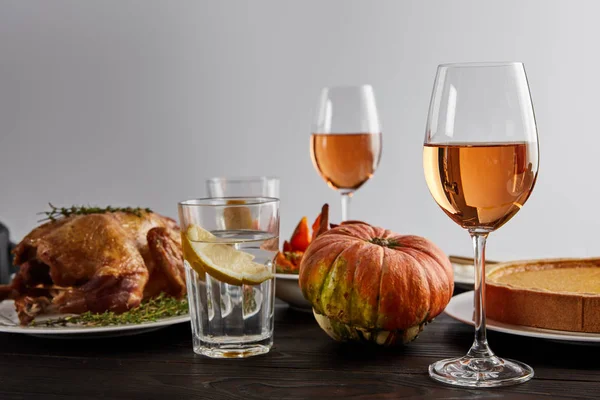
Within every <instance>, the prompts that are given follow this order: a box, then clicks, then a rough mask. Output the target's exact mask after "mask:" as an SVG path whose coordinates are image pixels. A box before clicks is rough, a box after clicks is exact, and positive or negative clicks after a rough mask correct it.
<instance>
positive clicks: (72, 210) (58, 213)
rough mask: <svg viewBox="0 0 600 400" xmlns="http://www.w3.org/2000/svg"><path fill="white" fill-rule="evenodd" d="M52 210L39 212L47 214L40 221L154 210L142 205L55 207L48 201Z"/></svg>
mask: <svg viewBox="0 0 600 400" xmlns="http://www.w3.org/2000/svg"><path fill="white" fill-rule="evenodd" d="M48 205H49V206H50V211H43V212H39V213H38V215H45V216H46V217H45V218H43V219H41V220H40V221H39V222H44V221H56V220H57V219H59V218H64V217H70V216H71V215H88V214H104V213H110V212H117V211H119V212H124V213H129V214H133V215H136V216H138V217H141V216H142V213H143V212H152V210H151V209H149V208H141V207H135V208H134V207H113V206H107V207H95V206H89V205H88V206H71V207H55V206H54V205H52V203H48Z"/></svg>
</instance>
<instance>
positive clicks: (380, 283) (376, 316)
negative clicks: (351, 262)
mask: <svg viewBox="0 0 600 400" xmlns="http://www.w3.org/2000/svg"><path fill="white" fill-rule="evenodd" d="M380 248H381V259H380V263H381V275H379V293H378V294H377V312H376V313H375V323H374V326H375V327H377V322H378V321H377V319H378V315H379V309H380V308H381V288H382V286H383V275H384V274H385V271H386V269H387V265H385V264H384V263H383V260H384V259H385V249H384V248H383V247H381V246H380Z"/></svg>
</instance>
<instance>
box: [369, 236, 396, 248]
mask: <svg viewBox="0 0 600 400" xmlns="http://www.w3.org/2000/svg"><path fill="white" fill-rule="evenodd" d="M369 242H370V243H373V244H376V245H378V246H381V247H389V248H394V247H399V246H400V244H399V243H398V242H397V241H396V240H394V239H384V238H378V237H375V238H372V239H371V240H369Z"/></svg>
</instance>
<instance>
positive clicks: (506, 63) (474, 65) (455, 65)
mask: <svg viewBox="0 0 600 400" xmlns="http://www.w3.org/2000/svg"><path fill="white" fill-rule="evenodd" d="M519 65H520V66H523V63H522V62H520V61H490V62H487V61H483V62H481V61H472V62H460V63H444V64H440V65H438V68H493V67H514V66H519Z"/></svg>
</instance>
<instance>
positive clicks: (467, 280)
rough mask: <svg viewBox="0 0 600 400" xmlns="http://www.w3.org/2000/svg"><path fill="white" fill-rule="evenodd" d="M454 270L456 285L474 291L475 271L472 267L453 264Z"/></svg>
mask: <svg viewBox="0 0 600 400" xmlns="http://www.w3.org/2000/svg"><path fill="white" fill-rule="evenodd" d="M452 269H453V270H454V285H455V286H456V287H459V288H461V289H467V290H468V289H473V285H474V284H475V270H474V268H473V266H472V265H464V264H456V263H452Z"/></svg>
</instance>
